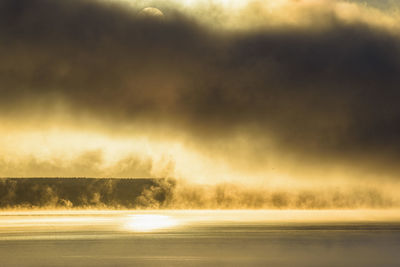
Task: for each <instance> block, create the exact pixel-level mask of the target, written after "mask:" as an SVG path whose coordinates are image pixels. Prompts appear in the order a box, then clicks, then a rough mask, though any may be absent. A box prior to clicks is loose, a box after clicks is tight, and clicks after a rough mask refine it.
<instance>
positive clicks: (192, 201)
mask: <svg viewBox="0 0 400 267" xmlns="http://www.w3.org/2000/svg"><path fill="white" fill-rule="evenodd" d="M0 193H1V195H0V208H2V209H28V208H36V209H48V208H59V209H70V208H76V209H82V208H91V209H99V208H106V209H360V208H375V209H378V208H396V207H399V202H398V198H396V197H395V196H393V195H390V194H387V193H385V192H383V191H379V189H376V188H373V187H368V186H364V187H362V186H359V187H357V188H349V187H346V188H324V189H323V188H310V189H307V188H305V189H291V190H290V189H278V188H260V187H258V188H256V187H250V186H243V185H239V184H234V183H224V184H215V185H200V184H193V183H188V182H185V181H182V180H173V179H115V178H114V179H106V178H102V179H95V178H8V179H0Z"/></svg>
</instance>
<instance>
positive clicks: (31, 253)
mask: <svg viewBox="0 0 400 267" xmlns="http://www.w3.org/2000/svg"><path fill="white" fill-rule="evenodd" d="M0 266H96V267H100V266H276V267H280V266H307V267H308V266H349V267H358V266H360V267H367V266H377V267H390V266H393V267H395V266H396V267H398V266H400V212H399V211H398V210H322V211H321V210H135V211H132V210H35V211H32V210H10V211H7V210H4V211H1V212H0Z"/></svg>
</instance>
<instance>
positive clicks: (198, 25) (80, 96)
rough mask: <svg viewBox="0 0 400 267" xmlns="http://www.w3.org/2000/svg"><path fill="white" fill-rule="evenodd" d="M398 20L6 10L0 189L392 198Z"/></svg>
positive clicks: (379, 10) (344, 11) (69, 5)
mask: <svg viewBox="0 0 400 267" xmlns="http://www.w3.org/2000/svg"><path fill="white" fill-rule="evenodd" d="M148 7H153V8H157V9H158V11H159V12H158V11H157V10H156V11H157V12H155V13H154V12H147V11H143V9H144V8H148ZM398 7H399V5H398V3H397V1H390V0H387V1H373V0H369V1H341V0H330V1H329V0H326V1H325V0H275V1H274V0H265V1H257V0H254V1H253V0H248V1H226V0H219V1H217V0H209V1H208V0H207V1H206V0H182V1H178V0H171V1H168V0H165V1H161V0H160V1H157V0H154V1H136V0H97V1H96V0H59V1H54V0H2V1H0V58H1V61H0V176H2V177H49V176H52V177H54V176H56V177H122V178H125V177H168V178H177V179H185V180H187V181H189V182H196V183H206V184H213V183H224V182H225V183H239V184H246V185H250V184H254V185H260V184H262V185H263V186H268V187H270V188H271V187H285V188H304V187H306V188H307V187H335V188H336V187H357V186H361V185H362V186H370V187H373V188H379V189H382V190H384V191H385V192H386V191H394V192H396V190H397V189H399V188H400V187H399V185H400V179H399V174H400V167H399V165H398V162H399V160H400V153H399V151H400V139H399V134H400V105H399V104H398V101H399V100H398V99H399V97H400V91H399V89H398V88H399V87H398V84H400V75H399V74H400V35H399V32H400V31H399V27H400V26H399V25H400V13H399V9H398ZM154 10H155V9H153V11H154Z"/></svg>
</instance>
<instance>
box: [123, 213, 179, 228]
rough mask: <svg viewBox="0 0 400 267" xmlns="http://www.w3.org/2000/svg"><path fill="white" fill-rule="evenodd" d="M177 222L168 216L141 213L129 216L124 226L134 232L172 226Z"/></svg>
mask: <svg viewBox="0 0 400 267" xmlns="http://www.w3.org/2000/svg"><path fill="white" fill-rule="evenodd" d="M178 224H179V223H178V221H177V220H175V219H173V218H172V217H170V216H166V215H153V214H143V215H132V216H130V217H129V221H128V222H127V223H126V224H125V228H126V229H127V230H131V231H135V232H150V231H154V230H161V229H167V228H172V227H174V226H177V225H178Z"/></svg>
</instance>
